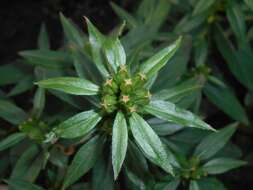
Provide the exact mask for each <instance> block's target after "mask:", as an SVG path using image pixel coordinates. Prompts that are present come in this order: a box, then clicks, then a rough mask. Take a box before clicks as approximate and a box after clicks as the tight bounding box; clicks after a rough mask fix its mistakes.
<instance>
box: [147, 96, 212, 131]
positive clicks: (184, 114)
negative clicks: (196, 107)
mask: <svg viewBox="0 0 253 190" xmlns="http://www.w3.org/2000/svg"><path fill="white" fill-rule="evenodd" d="M144 109H145V111H146V112H148V113H150V114H152V115H154V116H156V117H158V118H160V119H163V120H166V121H169V122H172V123H176V124H179V125H182V126H188V127H196V128H200V129H207V130H214V129H213V128H212V127H211V126H210V125H208V124H207V123H205V122H204V121H202V120H201V119H200V118H199V117H198V116H196V115H194V114H193V113H191V112H189V111H186V110H183V109H180V108H178V107H176V105H175V104H173V103H170V102H165V101H160V100H157V101H151V103H150V104H149V105H147V106H145V108H144Z"/></svg>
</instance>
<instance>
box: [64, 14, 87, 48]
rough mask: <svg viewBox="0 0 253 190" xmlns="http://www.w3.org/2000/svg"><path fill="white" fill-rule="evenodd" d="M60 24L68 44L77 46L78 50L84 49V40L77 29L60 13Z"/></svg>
mask: <svg viewBox="0 0 253 190" xmlns="http://www.w3.org/2000/svg"><path fill="white" fill-rule="evenodd" d="M60 18H61V23H62V27H63V30H64V34H65V36H66V38H67V40H68V41H69V42H72V43H74V44H76V45H78V46H79V47H80V48H83V47H84V38H83V37H82V36H81V34H80V32H79V31H78V29H77V27H76V26H75V25H74V24H73V23H71V21H70V20H69V19H67V18H66V17H65V16H64V15H63V14H62V13H60Z"/></svg>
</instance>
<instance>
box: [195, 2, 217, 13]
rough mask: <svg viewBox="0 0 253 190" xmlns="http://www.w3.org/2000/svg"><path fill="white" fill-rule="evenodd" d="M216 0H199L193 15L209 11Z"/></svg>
mask: <svg viewBox="0 0 253 190" xmlns="http://www.w3.org/2000/svg"><path fill="white" fill-rule="evenodd" d="M215 2H216V0H199V1H198V2H197V4H196V6H195V8H194V11H193V15H197V14H201V13H203V12H207V10H208V9H209V8H210V7H212V6H213V5H214V4H215Z"/></svg>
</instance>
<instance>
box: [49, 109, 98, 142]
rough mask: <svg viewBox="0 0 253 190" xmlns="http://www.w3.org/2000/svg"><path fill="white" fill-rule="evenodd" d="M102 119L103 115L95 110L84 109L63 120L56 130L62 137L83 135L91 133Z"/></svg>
mask: <svg viewBox="0 0 253 190" xmlns="http://www.w3.org/2000/svg"><path fill="white" fill-rule="evenodd" d="M100 120H101V116H100V115H99V114H98V113H96V112H95V111H94V110H90V111H84V112H81V113H79V114H76V115H74V116H73V117H71V118H69V119H68V120H66V121H64V122H62V123H61V124H60V125H59V126H57V127H56V128H55V129H54V132H55V133H56V135H57V136H59V137H62V138H76V137H81V136H84V135H86V134H87V133H89V132H90V131H91V130H92V129H93V128H94V127H95V126H96V125H97V123H98V122H99V121H100Z"/></svg>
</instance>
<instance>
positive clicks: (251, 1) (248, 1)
mask: <svg viewBox="0 0 253 190" xmlns="http://www.w3.org/2000/svg"><path fill="white" fill-rule="evenodd" d="M244 2H245V3H246V5H248V7H249V8H250V9H251V10H252V11H253V0H244Z"/></svg>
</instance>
